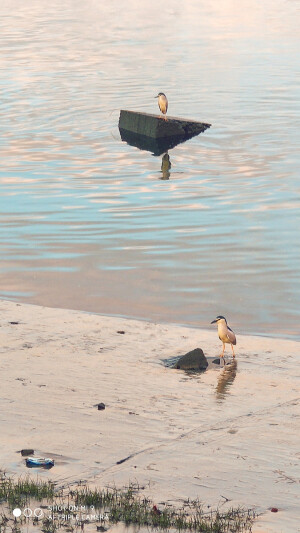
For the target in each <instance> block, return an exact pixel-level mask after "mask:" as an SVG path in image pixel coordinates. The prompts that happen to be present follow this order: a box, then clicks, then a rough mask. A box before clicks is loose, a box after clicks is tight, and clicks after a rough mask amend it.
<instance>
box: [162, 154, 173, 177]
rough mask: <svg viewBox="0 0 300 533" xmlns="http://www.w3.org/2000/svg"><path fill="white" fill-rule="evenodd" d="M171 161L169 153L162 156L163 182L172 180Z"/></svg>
mask: <svg viewBox="0 0 300 533" xmlns="http://www.w3.org/2000/svg"><path fill="white" fill-rule="evenodd" d="M171 166H172V165H171V160H170V156H169V154H168V152H167V153H166V154H164V155H163V156H162V160H161V171H162V177H161V178H160V179H161V180H168V179H170V172H169V171H170V168H171Z"/></svg>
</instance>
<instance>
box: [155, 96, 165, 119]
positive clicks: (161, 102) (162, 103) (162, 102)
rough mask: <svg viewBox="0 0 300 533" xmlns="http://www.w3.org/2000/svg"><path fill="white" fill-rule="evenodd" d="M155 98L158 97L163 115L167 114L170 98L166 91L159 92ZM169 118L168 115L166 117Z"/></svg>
mask: <svg viewBox="0 0 300 533" xmlns="http://www.w3.org/2000/svg"><path fill="white" fill-rule="evenodd" d="M154 98H158V107H159V109H160V110H161V112H162V114H163V115H166V114H167V111H168V98H167V97H166V95H165V94H164V93H158V95H157V96H155V97H154ZM164 119H165V120H167V117H164Z"/></svg>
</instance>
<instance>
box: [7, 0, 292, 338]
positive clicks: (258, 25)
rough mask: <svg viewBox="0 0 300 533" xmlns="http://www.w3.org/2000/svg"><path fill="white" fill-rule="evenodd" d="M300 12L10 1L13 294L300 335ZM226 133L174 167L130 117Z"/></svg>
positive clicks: (255, 6)
mask: <svg viewBox="0 0 300 533" xmlns="http://www.w3.org/2000/svg"><path fill="white" fill-rule="evenodd" d="M297 6H298V3H297V2H294V1H292V0H290V1H288V0H286V1H284V0H278V1H276V2H274V1H273V0H272V1H271V0H265V1H264V2H260V1H258V0H252V1H250V0H249V1H248V0H242V2H239V3H238V2H233V1H230V0H220V1H219V2H205V1H204V0H200V1H199V0H189V1H185V2H183V1H182V0H165V1H164V2H163V3H161V2H160V1H158V0H153V1H152V2H148V1H146V0H139V1H137V0H126V1H122V0H121V1H120V0H111V1H110V2H99V1H98V0H97V1H96V0H95V1H93V0H87V1H85V2H82V1H81V2H79V1H76V0H74V1H71V0H66V2H61V1H59V2H58V1H57V0H54V1H53V2H49V1H47V2H46V1H45V0H28V1H27V2H21V1H14V0H10V1H5V0H4V1H3V2H2V3H1V6H0V50H1V55H0V69H1V76H0V95H1V97H0V105H1V121H0V150H1V168H0V184H1V198H0V202H1V203H0V210H1V239H0V253H1V264H0V268H1V277H0V296H1V297H3V298H11V299H15V300H19V301H26V302H30V303H38V304H43V305H49V306H57V307H68V308H77V309H83V310H88V311H95V312H100V313H105V314H121V315H126V316H136V317H144V318H149V319H151V320H162V321H166V322H170V321H172V322H179V323H186V324H194V325H198V326H205V327H206V326H207V325H208V323H209V322H210V321H211V320H212V319H213V318H214V317H215V316H216V315H217V314H223V315H225V316H226V317H227V318H228V320H229V321H230V323H231V325H232V327H234V329H235V330H236V331H237V332H244V333H246V332H254V333H266V334H273V333H274V328H275V330H276V333H277V334H280V335H283V336H288V335H293V336H295V337H298V338H299V337H300V334H299V320H300V275H299V264H300V239H299V230H300V211H299V207H300V179H299V174H298V173H297V155H298V154H297V148H298V137H299V134H298V132H299V127H300V125H299V122H300V121H299V107H298V108H297V98H298V96H299V91H298V89H299V87H298V81H299V75H298V78H297V52H298V49H299V28H298V20H297ZM158 91H164V92H165V93H166V94H167V96H168V98H169V114H170V115H175V116H181V117H186V118H194V119H197V120H200V121H201V120H202V121H204V122H209V123H211V124H212V127H211V129H210V130H207V131H206V132H204V133H203V134H201V135H200V136H199V137H195V138H194V139H192V140H190V141H188V142H187V143H185V144H182V145H179V146H177V147H175V148H174V149H172V150H171V151H170V152H169V155H170V159H171V164H172V167H171V169H170V177H169V179H168V180H163V179H161V178H162V172H161V157H154V156H153V155H152V154H151V153H150V152H146V151H141V150H138V149H137V148H134V147H132V146H129V145H127V144H126V143H123V142H122V141H121V139H120V135H119V130H118V118H119V110H120V109H121V108H125V109H135V110H141V111H143V110H144V111H146V112H157V110H158V108H157V101H156V100H155V99H154V96H155V95H156V94H157V92H158Z"/></svg>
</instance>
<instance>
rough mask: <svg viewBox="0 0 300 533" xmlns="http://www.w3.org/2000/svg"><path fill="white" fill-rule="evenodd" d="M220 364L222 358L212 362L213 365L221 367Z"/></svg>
mask: <svg viewBox="0 0 300 533" xmlns="http://www.w3.org/2000/svg"><path fill="white" fill-rule="evenodd" d="M220 362H221V361H220V357H217V358H216V359H214V360H213V361H212V363H213V365H219V364H220Z"/></svg>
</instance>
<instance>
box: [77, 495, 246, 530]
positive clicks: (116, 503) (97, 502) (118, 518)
mask: <svg viewBox="0 0 300 533" xmlns="http://www.w3.org/2000/svg"><path fill="white" fill-rule="evenodd" d="M138 492H139V491H138V489H137V488H136V487H135V486H133V485H131V486H129V487H128V488H126V489H124V490H118V489H104V490H99V489H93V490H91V489H89V488H88V487H85V488H81V489H78V490H76V491H75V493H74V499H75V503H76V505H86V506H94V507H95V508H96V509H97V508H98V509H105V510H106V511H107V512H109V519H110V522H113V523H115V522H125V524H126V525H129V524H136V525H138V526H146V527H152V528H159V529H177V530H179V531H181V530H188V531H198V532H201V533H227V532H228V533H240V532H247V531H248V532H250V531H251V526H252V524H253V520H254V513H253V512H252V511H248V510H244V509H242V508H238V509H230V510H228V511H225V512H223V513H222V512H220V511H219V510H215V511H209V512H205V511H204V510H203V506H202V505H201V503H200V502H199V501H198V500H195V501H188V502H186V503H185V505H184V506H183V507H182V508H181V509H178V508H175V507H172V506H164V507H163V508H161V509H159V510H158V509H157V507H156V506H155V505H153V502H152V501H151V500H149V499H147V498H142V497H140V496H139V494H138Z"/></svg>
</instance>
